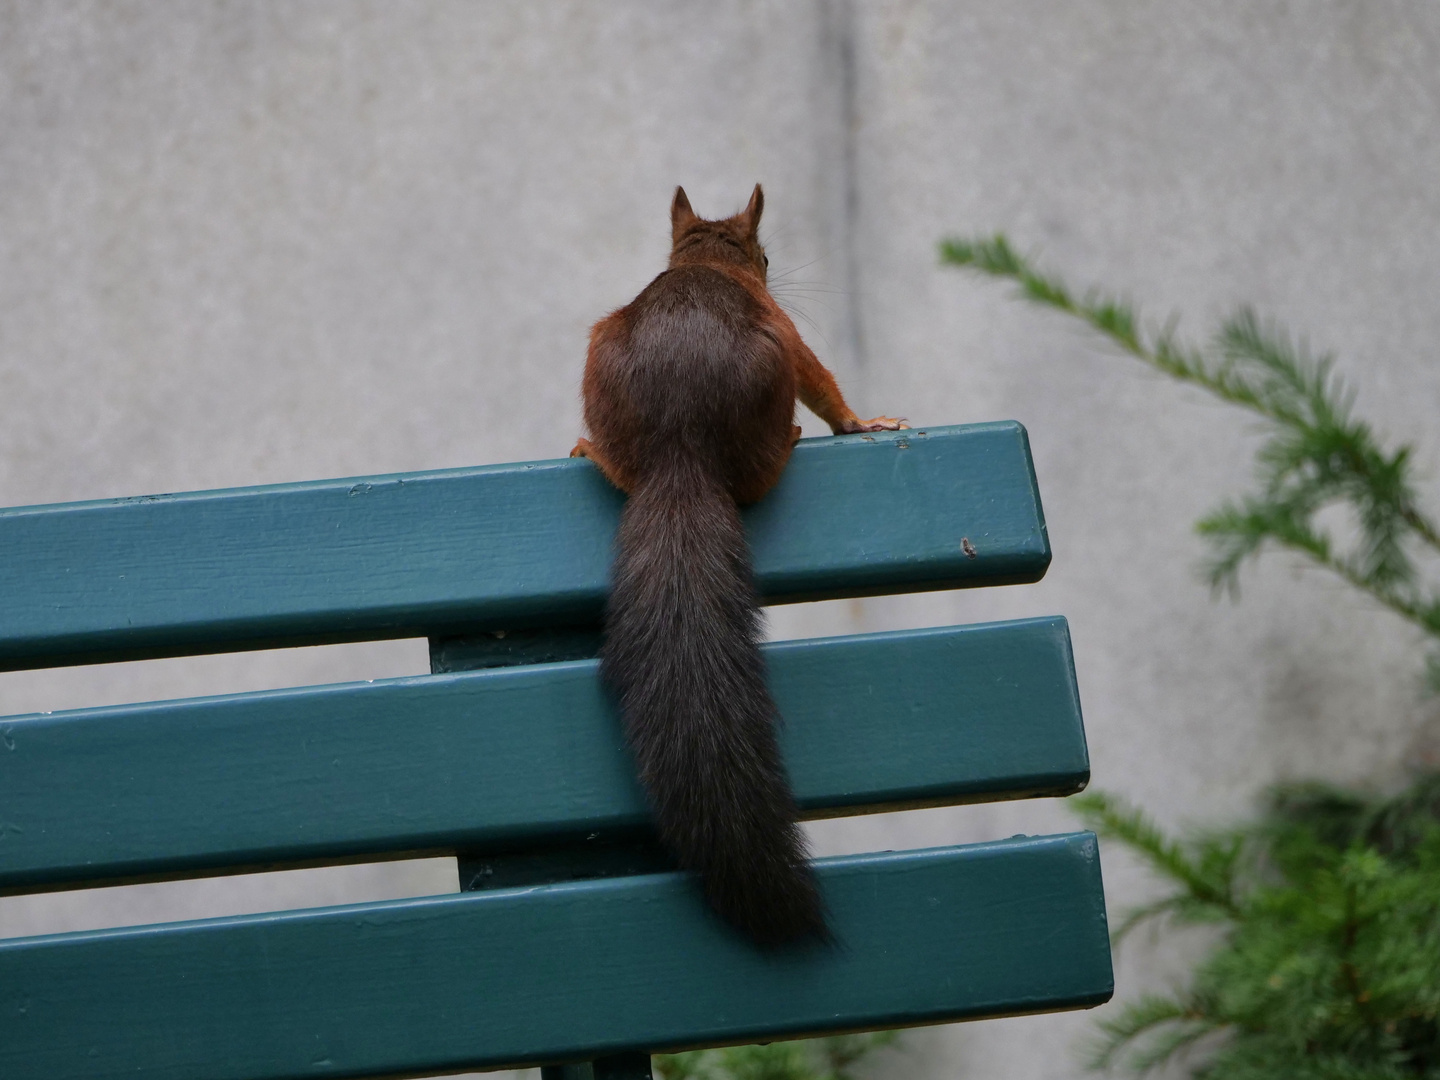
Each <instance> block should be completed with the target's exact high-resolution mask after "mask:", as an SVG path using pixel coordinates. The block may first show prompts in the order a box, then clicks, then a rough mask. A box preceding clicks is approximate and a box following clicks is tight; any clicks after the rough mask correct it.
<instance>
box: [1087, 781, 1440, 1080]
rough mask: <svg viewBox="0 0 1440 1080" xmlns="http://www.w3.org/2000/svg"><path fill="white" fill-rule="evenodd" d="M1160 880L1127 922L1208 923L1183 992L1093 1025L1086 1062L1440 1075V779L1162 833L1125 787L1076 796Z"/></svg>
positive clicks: (1253, 1073)
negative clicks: (1206, 938) (1163, 888)
mask: <svg viewBox="0 0 1440 1080" xmlns="http://www.w3.org/2000/svg"><path fill="white" fill-rule="evenodd" d="M1072 803H1073V804H1074V805H1075V806H1076V808H1077V809H1078V810H1079V812H1080V814H1081V816H1082V817H1083V818H1084V819H1085V821H1086V823H1087V824H1088V825H1090V827H1091V828H1093V829H1094V830H1095V831H1096V832H1097V833H1098V834H1100V835H1101V836H1102V837H1105V838H1108V839H1111V840H1116V841H1119V842H1120V843H1122V844H1124V845H1125V846H1126V847H1127V848H1129V849H1130V850H1131V851H1132V852H1134V853H1135V854H1137V855H1139V856H1140V857H1141V858H1142V859H1143V860H1145V861H1146V862H1147V863H1148V864H1149V865H1150V867H1151V868H1152V869H1153V870H1154V871H1155V872H1156V873H1157V874H1158V875H1159V876H1160V877H1161V878H1162V879H1164V880H1165V881H1166V882H1167V884H1169V885H1170V886H1171V889H1170V891H1169V892H1167V893H1166V894H1165V895H1164V896H1162V897H1161V899H1159V900H1157V901H1155V902H1154V903H1152V904H1149V905H1147V906H1145V907H1144V908H1141V909H1139V910H1137V911H1135V912H1132V913H1130V915H1129V916H1127V917H1126V919H1125V920H1124V921H1123V922H1122V923H1121V925H1120V928H1119V929H1118V930H1117V932H1116V935H1115V936H1116V939H1117V942H1118V940H1119V939H1121V938H1123V937H1125V936H1126V935H1127V934H1128V933H1130V932H1131V931H1132V930H1133V929H1134V928H1136V927H1137V926H1139V925H1141V924H1143V923H1145V922H1147V921H1152V920H1171V921H1172V922H1174V923H1176V924H1182V925H1184V924H1188V925H1197V924H1208V925H1211V926H1214V927H1216V928H1218V929H1219V930H1220V931H1221V934H1220V939H1219V941H1218V943H1217V944H1215V945H1214V946H1213V947H1212V948H1211V949H1210V950H1209V952H1208V953H1207V954H1206V955H1205V957H1204V959H1203V960H1202V961H1201V962H1200V964H1199V966H1198V967H1197V968H1196V969H1195V971H1194V973H1193V975H1192V977H1191V979H1190V983H1189V985H1188V987H1186V988H1185V989H1183V990H1180V991H1177V992H1175V993H1171V994H1147V995H1144V996H1142V997H1140V998H1138V999H1136V1000H1134V1001H1131V1002H1129V1003H1128V1004H1127V1005H1126V1006H1125V1007H1124V1008H1123V1009H1122V1010H1121V1011H1120V1012H1119V1014H1118V1015H1116V1016H1113V1017H1111V1018H1109V1019H1107V1020H1105V1021H1103V1022H1102V1023H1101V1024H1100V1030H1101V1036H1100V1039H1099V1041H1098V1042H1097V1044H1096V1045H1095V1047H1094V1049H1093V1053H1092V1055H1091V1060H1090V1064H1091V1065H1092V1066H1093V1067H1095V1068H1109V1067H1112V1066H1117V1065H1118V1066H1121V1067H1123V1068H1124V1069H1125V1070H1126V1071H1130V1072H1136V1073H1144V1072H1146V1071H1148V1070H1149V1069H1151V1068H1153V1067H1155V1066H1157V1065H1161V1064H1164V1063H1166V1062H1169V1061H1171V1060H1172V1059H1174V1058H1176V1057H1177V1056H1178V1055H1181V1054H1182V1053H1185V1052H1187V1051H1193V1052H1194V1058H1195V1060H1194V1062H1193V1068H1192V1075H1194V1076H1196V1077H1199V1078H1203V1080H1210V1078H1214V1080H1220V1078H1222V1077H1223V1078H1225V1080H1261V1078H1262V1077H1263V1078H1266V1080H1272V1078H1278V1077H1285V1078H1293V1080H1311V1078H1313V1080H1342V1078H1343V1080H1362V1078H1363V1080H1402V1078H1404V1080H1417V1078H1425V1080H1433V1078H1437V1077H1440V778H1436V777H1429V778H1426V779H1423V780H1421V781H1419V782H1418V783H1416V784H1415V785H1414V786H1413V787H1412V788H1411V789H1410V790H1408V791H1406V792H1405V793H1404V794H1402V795H1401V796H1400V797H1398V798H1394V799H1389V800H1378V799H1366V798H1364V797H1362V796H1359V795H1356V794H1355V793H1353V792H1348V791H1344V790H1340V789H1336V788H1330V787H1325V786H1322V785H1316V784H1307V785H1296V786H1290V787H1284V788H1280V789H1277V790H1276V791H1274V792H1272V794H1271V797H1270V799H1269V802H1268V806H1267V810H1266V813H1265V814H1264V815H1262V817H1261V818H1260V819H1259V820H1258V821H1257V822H1255V823H1253V824H1251V825H1248V826H1246V827H1243V828H1240V829H1233V830H1228V831H1220V832H1211V833H1205V834H1201V835H1198V836H1195V837H1192V838H1190V839H1187V840H1185V841H1178V840H1174V839H1171V838H1168V837H1166V836H1164V835H1163V834H1162V833H1161V832H1160V831H1159V830H1158V829H1157V828H1156V827H1155V826H1154V825H1153V824H1152V823H1151V822H1150V821H1149V820H1148V819H1146V817H1145V816H1144V815H1143V814H1142V813H1140V812H1139V811H1137V810H1135V809H1134V808H1132V807H1129V806H1126V805H1125V804H1123V803H1122V802H1120V801H1119V800H1117V799H1115V798H1113V797H1111V796H1107V795H1103V794H1090V795H1084V796H1080V797H1079V798H1077V799H1074V800H1072Z"/></svg>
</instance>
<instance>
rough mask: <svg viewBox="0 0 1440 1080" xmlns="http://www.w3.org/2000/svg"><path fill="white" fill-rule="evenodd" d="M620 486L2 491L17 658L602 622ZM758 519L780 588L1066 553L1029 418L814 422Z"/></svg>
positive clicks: (1004, 574)
mask: <svg viewBox="0 0 1440 1080" xmlns="http://www.w3.org/2000/svg"><path fill="white" fill-rule="evenodd" d="M620 505H621V496H620V495H619V494H618V493H617V492H615V491H614V490H613V489H612V488H610V487H609V485H607V484H606V483H605V481H604V480H603V479H602V478H601V477H600V476H599V474H598V473H597V472H596V470H595V468H594V466H593V465H591V464H590V463H589V462H585V461H579V460H573V461H572V460H565V461H542V462H533V463H529V464H521V465H501V466H494V467H489V468H480V469H462V470H454V471H448V472H432V473H415V474H410V475H403V476H383V477H371V478H367V479H354V480H331V481H323V482H319V483H309V484H291V485H282V486H277V487H264V488H250V489H237V490H233V491H216V492H201V493H195V494H188V495H156V496H146V497H144V498H137V499H120V500H112V501H106V502H92V503H75V504H69V505H61V506H42V507H29V508H18V509H10V510H3V511H0V596H3V597H4V603H3V604H0V670H4V669H13V668H21V667H43V666H47V665H56V664H79V663H95V662H101V661H109V660H117V659H127V658H129V659H133V658H141V657H151V656H164V655H181V654H187V653H198V652H215V651H222V650H225V649H242V648H269V647H278V646H284V645H295V644H303V643H319V642H327V641H345V640H361V639H364V638H382V637H407V636H417V637H424V636H443V635H444V634H445V633H448V632H451V631H458V630H461V629H470V630H474V629H484V628H499V629H513V628H516V627H520V626H529V625H555V624H561V623H577V622H578V623H585V622H594V621H597V620H598V618H599V614H600V610H601V605H602V603H603V599H604V589H605V575H606V570H607V568H608V565H609V561H610V541H611V537H612V535H613V533H614V529H615V523H616V519H617V515H618V513H619V508H620ZM746 520H747V524H748V527H749V530H750V534H751V539H752V542H753V546H754V549H755V558H756V565H757V571H758V575H759V583H760V587H761V589H762V591H763V593H764V594H765V596H766V597H767V599H768V600H769V601H770V602H783V601H791V600H806V599H821V598H825V597H835V596H860V595H868V594H873V593H880V592H885V593H895V592H906V591H915V590H921V589H938V588H957V587H961V586H970V585H991V584H1004V583H1009V582H1022V581H1035V580H1038V579H1039V578H1040V577H1041V576H1042V575H1043V574H1044V572H1045V568H1046V566H1047V565H1048V564H1049V561H1050V549H1049V544H1048V542H1047V540H1046V535H1045V525H1044V518H1043V516H1042V513H1041V509H1040V501H1039V496H1038V493H1037V491H1036V488H1035V481H1034V474H1033V471H1032V469H1031V463H1030V453H1029V447H1028V444H1027V442H1026V437H1025V431H1024V429H1023V428H1022V427H1020V425H1018V424H1014V423H1001V424H982V425H975V426H969V427H954V428H936V429H933V430H928V431H907V432H895V433H881V434H876V435H865V436H850V437H846V438H838V439H835V438H831V439H814V440H808V441H806V442H803V443H801V444H800V445H799V446H798V447H797V448H796V451H795V456H794V459H793V461H792V463H791V464H790V466H789V468H788V469H787V470H786V473H785V476H784V477H783V479H782V480H781V482H780V485H779V487H778V488H777V489H776V490H775V491H774V492H772V493H771V494H770V495H769V496H768V497H767V498H766V499H765V500H764V501H763V502H762V503H760V504H759V505H757V506H755V507H754V508H752V509H751V510H750V511H749V512H748V514H747V519H746ZM962 541H968V542H969V544H968V546H969V550H970V551H971V552H973V553H974V554H973V557H972V556H971V555H970V554H967V551H966V545H965V544H963V543H962Z"/></svg>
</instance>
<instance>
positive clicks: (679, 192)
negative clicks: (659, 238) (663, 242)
mask: <svg viewBox="0 0 1440 1080" xmlns="http://www.w3.org/2000/svg"><path fill="white" fill-rule="evenodd" d="M698 220H699V218H698V217H697V216H696V214H695V211H694V210H692V209H690V200H689V199H688V198H686V197H685V189H684V188H683V187H677V188H676V189H675V201H674V202H672V203H671V204H670V242H671V243H672V244H674V243H678V242H679V240H680V237H681V236H682V235H683V234H684V232H685V230H686V229H688V228H689V227H690V226H691V225H693V224H694V223H695V222H696V221H698Z"/></svg>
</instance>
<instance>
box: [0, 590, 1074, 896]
mask: <svg viewBox="0 0 1440 1080" xmlns="http://www.w3.org/2000/svg"><path fill="white" fill-rule="evenodd" d="M766 655H767V657H768V659H769V664H770V671H771V684H772V687H773V688H774V692H775V697H776V700H777V701H778V703H779V705H780V709H781V713H782V715H783V716H784V717H785V718H786V722H785V724H784V726H783V728H782V732H781V739H782V746H783V748H784V752H785V757H786V761H787V763H788V766H789V769H790V772H791V775H792V778H793V781H794V785H795V789H796V793H797V796H798V798H799V800H800V805H801V807H802V808H803V810H804V812H805V814H806V815H807V816H811V817H816V816H825V815H831V814H839V813H856V812H863V811H866V810H874V809H887V808H894V807H900V806H912V805H935V804H946V803H958V802H966V801H982V800H987V799H997V798H1023V797H1027V796H1033V795H1063V794H1069V793H1071V792H1074V791H1076V790H1078V789H1080V788H1081V787H1083V786H1084V785H1085V783H1086V781H1087V779H1088V776H1089V761H1088V758H1087V757H1086V750H1085V735H1084V730H1083V727H1082V724H1081V717H1080V704H1079V698H1078V695H1077V692H1076V688H1075V676H1074V665H1073V660H1072V656H1071V651H1070V638H1069V632H1068V629H1067V627H1066V623H1065V620H1064V619H1061V618H1049V619H1029V620H1022V621H1018V622H1009V623H994V624H988V625H977V626H967V627H952V628H945V629H933V630H917V631H906V632H902V633H890V634H871V635H863V636H857V637H845V638H830V639H821V640H816V641H801V642H785V643H780V644H776V645H772V646H769V647H767V650H766ZM646 820H647V815H646V812H645V808H644V803H643V801H642V798H641V796H640V793H639V791H638V790H637V788H636V784H635V780H634V770H633V765H632V763H631V761H630V759H629V756H628V754H627V753H626V752H625V750H624V748H623V745H622V741H621V737H620V733H619V723H618V721H617V720H616V718H615V716H614V714H613V712H612V707H611V705H610V703H609V701H608V698H607V697H606V696H605V695H604V694H603V692H602V691H601V688H600V686H599V683H598V679H597V677H596V662H595V661H593V660H592V661H574V662H569V663H561V664H543V665H536V666H533V667H511V668H498V669H493V670H489V671H477V672H472V673H464V674H452V675H426V676H417V677H414V678H405V679H391V680H385V681H377V682H373V683H352V684H344V685H339V686H327V687H309V688H305V689H299V690H285V691H274V692H267V693H258V694H242V695H236V696H229V697H216V698H203V699H196V700H190V701H176V702H162V703H159V704H148V705H128V706H120V707H116V708H104V709H89V710H83V711H78V712H69V713H55V714H50V715H35V716H25V717H10V718H5V719H3V720H0V837H3V841H0V886H3V887H4V888H5V889H6V890H7V891H11V892H14V891H33V890H35V889H37V888H40V887H44V886H47V885H49V886H60V885H64V884H66V883H69V884H77V883H99V882H102V881H104V880H106V879H115V878H144V877H159V876H165V875H174V874H179V873H182V872H186V871H191V872H193V871H197V870H201V869H205V868H221V867H232V868H234V867H247V866H256V865H268V864H274V863H281V862H299V863H305V862H311V863H314V862H324V861H340V860H343V859H347V858H357V857H360V856H364V855H374V854H382V853H405V852H415V851H453V850H457V849H465V850H467V851H473V850H475V849H481V850H491V851H497V850H505V849H510V848H516V847H526V846H528V847H534V846H543V845H545V844H551V843H557V842H560V841H563V840H566V839H573V838H574V837H576V836H586V835H589V834H591V833H595V834H600V836H601V837H602V838H603V837H604V836H607V835H609V834H611V833H615V832H624V831H626V830H631V829H634V828H637V827H640V826H642V825H643V823H644V822H645V821H646Z"/></svg>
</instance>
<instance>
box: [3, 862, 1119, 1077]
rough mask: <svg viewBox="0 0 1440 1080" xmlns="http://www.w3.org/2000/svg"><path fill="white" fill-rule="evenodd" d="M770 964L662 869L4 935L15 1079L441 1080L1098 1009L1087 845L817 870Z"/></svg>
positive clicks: (7, 1052)
mask: <svg viewBox="0 0 1440 1080" xmlns="http://www.w3.org/2000/svg"><path fill="white" fill-rule="evenodd" d="M817 870H818V872H819V877H820V881H821V887H822V889H823V891H824V893H825V897H826V900H827V902H828V904H829V907H830V910H831V914H832V916H833V922H834V926H835V928H836V930H837V932H838V934H839V936H840V938H841V939H842V941H843V947H842V948H839V949H833V950H831V949H819V948H816V949H812V950H807V951H801V952H797V953H790V954H783V955H778V956H766V955H764V954H761V953H758V952H756V951H755V950H753V949H752V948H751V947H750V946H748V945H747V944H745V943H744V942H742V941H740V940H739V939H738V938H736V937H734V936H733V935H732V934H731V933H730V932H729V931H727V930H725V929H724V928H723V926H722V925H721V924H720V923H719V922H718V921H717V920H715V919H714V918H713V917H712V916H711V915H710V914H709V913H708V912H707V910H706V909H705V907H704V905H703V904H702V902H701V900H700V898H699V895H698V892H697V891H696V889H695V886H694V883H693V881H692V880H691V879H690V878H689V877H687V876H684V875H680V874H656V875H649V876H644V877H631V878H618V879H609V880H604V881H595V882H585V883H578V884H568V885H553V886H543V887H539V888H533V889H515V890H503V891H498V892H481V893H466V894H458V895H451V896H441V897H432V898H426V899H421V900H407V901H393V902H389V903H379V904H362V905H354V906H347V907H339V908H329V909H319V910H314V911H302V912H286V913H282V914H277V915H256V916H246V917H241V918H231V919H217V920H210V921H206V922H199V923H178V924H171V925H166V926H157V927H150V928H143V929H128V930H108V931H96V932H91V933H82V934H68V935H58V936H53V937H44V938H21V939H14V940H9V941H0V1076H4V1077H5V1078H6V1080H55V1078H57V1077H65V1078H67V1080H118V1078H120V1077H126V1078H130V1080H291V1078H300V1077H312V1076H317V1075H323V1076H332V1077H356V1076H367V1075H373V1074H381V1075H418V1074H424V1075H428V1074H431V1073H437V1072H447V1071H452V1070H453V1071H459V1070H463V1069H472V1068H488V1067H495V1066H500V1065H504V1064H512V1063H521V1062H545V1061H552V1062H554V1061H566V1060H579V1059H585V1058H594V1057H599V1056H602V1055H605V1054H611V1053H617V1052H622V1051H626V1050H636V1049H640V1050H655V1051H659V1050H663V1049H667V1048H676V1047H682V1046H687V1045H705V1044H711V1045H713V1044H719V1043H726V1042H753V1041H757V1040H762V1039H771V1038H783V1037H787V1036H796V1035H801V1034H806V1033H817V1032H825V1031H837V1030H845V1029H864V1028H877V1027H892V1026H901V1025H908V1024H925V1023H936V1022H944V1021H951V1020H959V1019H963V1018H969V1017H981V1016H995V1015H1004V1014H1014V1013H1026V1012H1038V1011H1044V1010H1051V1009H1059V1008H1073V1007H1082V1006H1091V1005H1097V1004H1100V1003H1101V1002H1104V1001H1106V1000H1107V999H1108V998H1109V997H1110V994H1111V991H1112V975H1111V969H1110V947H1109V940H1108V936H1107V929H1106V923H1105V908H1104V903H1103V899H1102V895H1101V881H1100V866H1099V862H1098V859H1097V855H1096V844H1095V838H1094V836H1093V835H1091V834H1088V833H1081V834H1074V835H1069V836H1058V837H1043V838H1032V839H1024V838H1020V839H1012V840H1007V841H1002V842H998V843H991V844H980V845H975V846H973V847H967V848H941V849H935V850H929V851H910V852H898V853H882V854H876V855H864V856H855V857H846V858H841V859H828V860H821V861H820V862H819V864H818V865H817Z"/></svg>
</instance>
